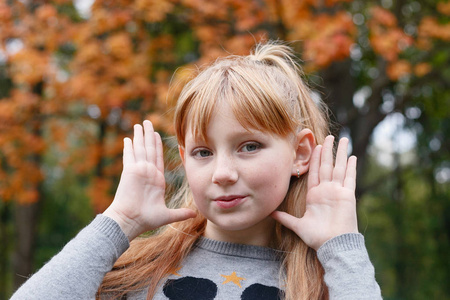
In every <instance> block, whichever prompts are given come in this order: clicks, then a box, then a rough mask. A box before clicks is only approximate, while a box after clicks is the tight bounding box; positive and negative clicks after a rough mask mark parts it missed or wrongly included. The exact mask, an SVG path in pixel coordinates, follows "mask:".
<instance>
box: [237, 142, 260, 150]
mask: <svg viewBox="0 0 450 300" xmlns="http://www.w3.org/2000/svg"><path fill="white" fill-rule="evenodd" d="M248 146H252V147H254V149H252V150H247V151H243V152H252V151H256V150H259V149H261V147H262V145H261V144H260V143H258V142H248V143H245V144H244V145H243V146H242V147H241V151H242V150H243V149H244V148H245V147H248Z"/></svg>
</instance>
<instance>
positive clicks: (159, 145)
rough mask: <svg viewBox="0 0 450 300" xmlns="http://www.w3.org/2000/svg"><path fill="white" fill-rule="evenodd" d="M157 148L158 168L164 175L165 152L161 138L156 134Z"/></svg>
mask: <svg viewBox="0 0 450 300" xmlns="http://www.w3.org/2000/svg"><path fill="white" fill-rule="evenodd" d="M154 135H155V148H156V168H158V170H159V171H160V172H163V173H164V152H163V145H162V140H161V136H160V135H159V133H157V132H155V133H154Z"/></svg>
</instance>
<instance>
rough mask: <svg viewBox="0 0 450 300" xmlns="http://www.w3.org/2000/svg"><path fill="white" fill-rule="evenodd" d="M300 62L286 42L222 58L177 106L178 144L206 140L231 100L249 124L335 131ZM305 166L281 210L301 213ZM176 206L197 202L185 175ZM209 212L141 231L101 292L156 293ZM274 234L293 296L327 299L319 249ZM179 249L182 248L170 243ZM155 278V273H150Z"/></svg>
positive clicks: (285, 130) (275, 129) (320, 136)
mask: <svg viewBox="0 0 450 300" xmlns="http://www.w3.org/2000/svg"><path fill="white" fill-rule="evenodd" d="M301 76H302V73H301V68H300V67H299V65H298V63H297V62H296V60H295V56H294V54H293V51H292V49H291V48H290V47H288V46H286V45H283V44H280V43H274V42H272V43H266V44H258V45H257V46H256V48H255V50H254V51H253V52H252V53H251V54H250V55H248V56H229V57H226V58H222V59H218V60H217V61H216V62H215V63H214V64H212V65H211V66H210V67H208V68H206V69H204V70H203V71H202V72H200V73H199V74H198V75H197V76H196V77H195V78H194V79H193V80H191V81H190V82H189V83H188V84H187V85H186V86H185V87H184V88H183V90H182V92H181V94H180V97H179V99H178V102H177V106H176V109H175V130H176V135H177V140H178V144H179V145H180V146H182V147H183V146H184V142H185V136H186V130H187V128H188V127H189V126H190V128H191V130H192V134H193V136H196V137H199V138H201V139H204V140H207V135H206V132H207V127H208V124H209V121H210V120H211V118H212V115H213V113H214V109H215V107H216V106H217V103H218V102H220V101H226V102H227V103H228V104H229V105H230V106H231V108H232V110H233V112H234V114H235V116H236V119H237V120H238V121H239V122H240V123H241V125H242V126H243V127H244V128H247V129H256V130H259V131H263V132H269V133H271V134H276V135H279V136H283V137H287V136H288V135H290V134H295V133H297V132H298V131H299V130H301V129H303V128H308V129H310V130H311V131H312V132H313V134H314V136H315V139H316V143H317V144H322V143H323V141H324V139H325V136H326V135H327V134H328V130H329V129H328V120H327V116H326V113H325V112H324V109H323V107H324V106H322V105H321V104H320V103H315V102H314V101H313V99H312V98H311V91H310V89H309V88H308V87H307V86H306V85H305V83H304V82H303V80H302V79H301ZM305 197H306V174H305V175H303V176H301V177H300V178H298V179H297V178H293V179H292V180H291V183H290V186H289V190H288V193H287V195H286V197H285V199H284V201H283V203H282V205H281V206H280V208H279V209H280V210H283V211H286V212H287V213H289V214H291V215H294V216H297V217H301V216H302V215H303V214H304V212H305V208H306V204H305ZM171 206H173V207H181V206H183V207H189V208H192V209H194V210H196V207H195V205H194V203H193V197H192V195H191V193H190V190H189V187H188V185H187V183H186V182H184V183H183V186H182V187H181V188H180V189H179V191H178V192H177V194H176V195H175V196H174V197H173V198H172V202H171ZM205 226H206V219H205V218H204V217H203V216H201V215H200V214H199V213H198V215H197V217H196V218H194V219H189V220H186V221H184V222H179V223H176V224H173V227H174V228H175V229H176V230H171V229H162V230H160V232H158V233H157V234H155V235H153V236H152V237H151V238H144V239H137V240H135V241H133V242H132V244H131V247H130V249H129V250H128V251H127V252H125V253H124V254H123V255H122V256H121V257H120V258H119V260H118V261H117V262H116V264H115V266H114V268H113V270H112V271H111V272H110V273H108V274H107V275H106V276H105V279H104V281H103V284H102V286H101V287H100V289H99V292H101V293H112V294H115V295H118V296H120V295H123V294H126V292H127V291H131V290H137V289H142V288H145V287H146V286H148V285H149V290H148V296H147V299H151V298H152V297H153V295H154V293H155V291H156V289H157V287H158V284H159V283H160V282H162V281H163V279H164V278H165V277H166V276H168V274H170V273H171V272H172V271H173V270H175V269H176V268H177V266H178V265H179V264H180V263H181V261H182V260H183V259H184V258H185V257H186V256H187V255H188V254H189V252H190V250H191V249H192V247H193V245H194V243H195V242H196V240H197V239H198V237H200V236H201V235H202V234H203V233H204V230H205ZM275 232H276V234H275V237H274V240H273V242H272V245H271V246H273V247H276V249H278V250H280V253H282V266H283V268H282V270H283V271H282V274H281V275H280V283H281V285H282V286H285V287H286V288H285V298H286V299H289V300H290V299H326V298H327V297H328V292H327V288H326V285H325V283H324V281H323V274H324V271H323V268H322V266H321V264H320V262H319V261H318V259H317V255H316V252H315V251H314V250H313V249H311V248H309V247H308V246H307V245H306V244H305V243H304V242H303V241H302V240H301V239H300V238H299V237H298V236H297V235H296V234H295V233H293V232H292V231H290V230H288V229H286V228H284V227H282V226H281V225H279V224H278V225H277V228H276V230H275ZM167 249H177V251H167ZM149 278H151V280H150V279H149Z"/></svg>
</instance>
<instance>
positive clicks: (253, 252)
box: [196, 237, 280, 261]
mask: <svg viewBox="0 0 450 300" xmlns="http://www.w3.org/2000/svg"><path fill="white" fill-rule="evenodd" d="M196 247H197V248H200V249H203V250H206V251H210V252H215V253H218V254H221V255H229V256H238V257H245V258H252V259H259V260H271V261H279V260H280V251H277V250H275V249H272V248H269V247H263V246H254V245H244V244H235V243H230V242H222V241H216V240H212V239H209V238H205V237H200V238H199V239H198V240H197V242H196Z"/></svg>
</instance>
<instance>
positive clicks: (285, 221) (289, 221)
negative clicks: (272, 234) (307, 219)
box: [270, 211, 300, 234]
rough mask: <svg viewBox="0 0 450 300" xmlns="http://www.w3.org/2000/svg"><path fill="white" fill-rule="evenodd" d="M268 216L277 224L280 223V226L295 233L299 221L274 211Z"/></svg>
mask: <svg viewBox="0 0 450 300" xmlns="http://www.w3.org/2000/svg"><path fill="white" fill-rule="evenodd" d="M270 216H271V217H272V218H274V219H275V220H277V221H278V222H280V223H281V225H283V226H285V227H287V228H289V229H290V230H292V231H294V232H295V233H297V232H296V230H297V226H298V222H299V220H300V219H299V218H296V217H294V216H293V215H290V214H288V213H286V212H284V211H274V212H273V213H272V214H271V215H270ZM297 234H298V233H297Z"/></svg>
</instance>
